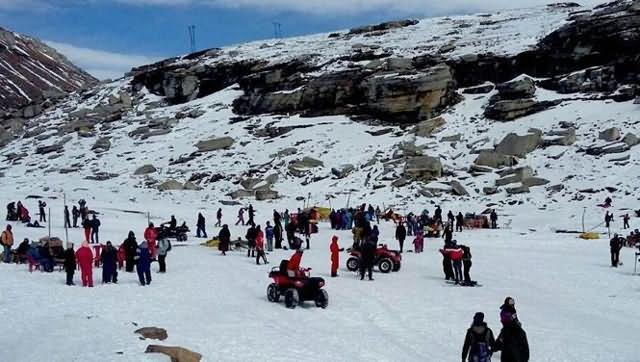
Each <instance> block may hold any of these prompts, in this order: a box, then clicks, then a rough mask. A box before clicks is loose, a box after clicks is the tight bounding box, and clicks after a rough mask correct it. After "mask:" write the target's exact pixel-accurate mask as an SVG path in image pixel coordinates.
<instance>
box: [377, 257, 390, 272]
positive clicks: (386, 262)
mask: <svg viewBox="0 0 640 362" xmlns="http://www.w3.org/2000/svg"><path fill="white" fill-rule="evenodd" d="M378 269H380V272H381V273H385V274H386V273H389V272H391V270H393V262H392V261H391V260H390V259H388V258H384V259H382V260H380V262H379V263H378Z"/></svg>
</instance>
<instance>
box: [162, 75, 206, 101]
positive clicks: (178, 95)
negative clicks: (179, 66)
mask: <svg viewBox="0 0 640 362" xmlns="http://www.w3.org/2000/svg"><path fill="white" fill-rule="evenodd" d="M199 87H200V80H199V79H198V77H197V76H195V75H191V74H187V73H185V72H166V73H164V80H163V81H162V89H163V91H164V95H165V97H167V99H168V100H169V101H170V102H172V103H184V102H188V101H191V100H194V99H195V98H196V97H197V96H198V92H199V90H200V88H199Z"/></svg>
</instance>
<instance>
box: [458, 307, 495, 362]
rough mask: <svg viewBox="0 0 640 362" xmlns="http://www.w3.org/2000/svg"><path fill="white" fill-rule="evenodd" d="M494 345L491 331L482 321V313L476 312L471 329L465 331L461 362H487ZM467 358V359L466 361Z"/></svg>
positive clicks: (489, 359)
mask: <svg viewBox="0 0 640 362" xmlns="http://www.w3.org/2000/svg"><path fill="white" fill-rule="evenodd" d="M494 343H495V339H494V337H493V331H491V329H490V328H489V327H487V323H486V322H485V321H484V313H481V312H478V313H476V314H475V315H474V316H473V323H472V324H471V328H469V329H467V335H466V336H465V337H464V345H463V346H462V362H466V361H468V362H489V361H491V354H492V353H493V352H492V350H491V348H492V346H493V345H494ZM467 357H468V359H467Z"/></svg>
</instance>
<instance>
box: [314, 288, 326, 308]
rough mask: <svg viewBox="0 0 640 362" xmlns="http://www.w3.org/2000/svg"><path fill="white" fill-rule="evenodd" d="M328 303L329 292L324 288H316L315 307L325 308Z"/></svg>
mask: <svg viewBox="0 0 640 362" xmlns="http://www.w3.org/2000/svg"><path fill="white" fill-rule="evenodd" d="M328 305H329V294H328V293H327V291H326V290H324V289H320V290H318V294H317V295H316V307H318V308H322V309H325V308H326V307H327V306H328Z"/></svg>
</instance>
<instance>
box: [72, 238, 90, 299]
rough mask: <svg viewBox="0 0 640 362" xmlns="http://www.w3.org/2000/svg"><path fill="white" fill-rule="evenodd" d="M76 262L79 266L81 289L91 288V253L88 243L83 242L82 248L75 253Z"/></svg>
mask: <svg viewBox="0 0 640 362" xmlns="http://www.w3.org/2000/svg"><path fill="white" fill-rule="evenodd" d="M76 260H78V264H79V265H80V274H81V278H82V286H83V287H90V288H92V287H93V252H91V248H90V247H89V242H88V241H86V240H85V241H83V242H82V246H81V247H80V248H79V249H78V251H76Z"/></svg>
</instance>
